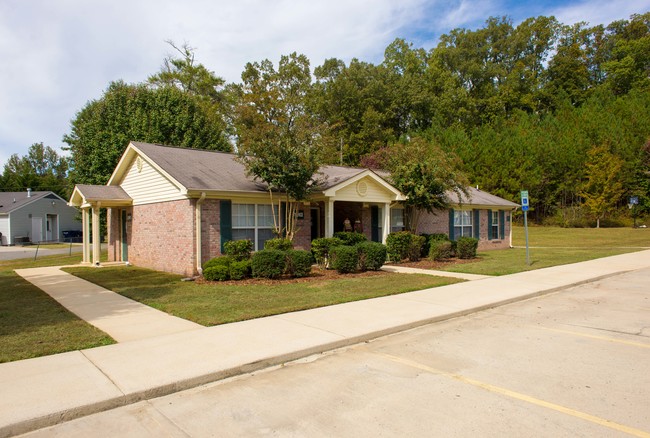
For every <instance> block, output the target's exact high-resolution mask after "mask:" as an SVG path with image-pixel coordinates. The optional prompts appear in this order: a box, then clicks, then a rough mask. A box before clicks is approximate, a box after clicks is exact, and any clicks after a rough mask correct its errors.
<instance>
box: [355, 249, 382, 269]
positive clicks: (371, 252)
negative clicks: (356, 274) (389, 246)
mask: <svg viewBox="0 0 650 438" xmlns="http://www.w3.org/2000/svg"><path fill="white" fill-rule="evenodd" d="M357 250H358V252H359V270H361V271H367V270H371V271H378V270H379V269H380V268H381V267H382V266H383V265H384V263H386V246H384V245H382V244H381V243H379V242H362V243H360V244H358V245H357Z"/></svg>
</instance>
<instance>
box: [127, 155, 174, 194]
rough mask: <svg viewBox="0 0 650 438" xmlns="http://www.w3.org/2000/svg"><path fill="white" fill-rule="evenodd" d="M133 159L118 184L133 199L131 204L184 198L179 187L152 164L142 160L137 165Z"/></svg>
mask: <svg viewBox="0 0 650 438" xmlns="http://www.w3.org/2000/svg"><path fill="white" fill-rule="evenodd" d="M136 163H137V158H136V159H135V160H133V162H132V163H131V166H130V167H129V170H128V171H127V172H126V176H125V177H124V180H123V181H122V183H121V184H120V185H121V186H122V188H123V189H124V191H125V192H126V193H128V195H129V196H130V197H131V198H132V199H133V205H140V204H153V203H156V202H165V201H177V200H180V199H185V198H186V196H184V195H183V194H182V193H181V190H180V188H179V187H177V186H176V185H175V184H173V183H172V182H171V181H170V180H169V179H167V178H166V177H165V176H164V175H162V174H161V173H160V172H159V171H158V170H156V169H155V168H154V167H153V166H151V165H150V164H149V163H147V162H146V161H145V160H142V162H141V163H142V165H141V166H138V165H137V164H136Z"/></svg>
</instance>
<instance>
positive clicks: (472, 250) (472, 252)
mask: <svg viewBox="0 0 650 438" xmlns="http://www.w3.org/2000/svg"><path fill="white" fill-rule="evenodd" d="M477 248H478V239H475V238H473V237H461V238H460V239H458V240H457V241H456V255H457V256H458V257H459V258H461V259H473V258H474V257H476V249H477Z"/></svg>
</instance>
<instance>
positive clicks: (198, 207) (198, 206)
mask: <svg viewBox="0 0 650 438" xmlns="http://www.w3.org/2000/svg"><path fill="white" fill-rule="evenodd" d="M203 201H205V192H201V196H200V197H199V199H198V200H197V201H196V209H195V215H196V219H195V220H196V231H195V233H196V271H197V272H198V273H199V275H202V274H203V268H202V267H201V258H202V257H203V254H202V253H201V205H202V204H203Z"/></svg>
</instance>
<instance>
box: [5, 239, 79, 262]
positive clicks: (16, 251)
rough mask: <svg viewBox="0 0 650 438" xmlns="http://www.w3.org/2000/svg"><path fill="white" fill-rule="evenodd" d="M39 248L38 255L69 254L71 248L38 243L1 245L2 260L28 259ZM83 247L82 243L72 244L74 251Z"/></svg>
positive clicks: (32, 256)
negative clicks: (55, 247) (39, 244)
mask: <svg viewBox="0 0 650 438" xmlns="http://www.w3.org/2000/svg"><path fill="white" fill-rule="evenodd" d="M37 248H38V257H44V256H48V255H57V254H66V255H67V254H69V253H70V248H69V247H67V248H57V249H50V248H48V247H47V246H46V245H43V246H41V247H37V245H29V246H0V260H17V259H27V258H32V259H33V258H34V256H35V255H36V250H37ZM81 250H82V248H81V245H80V244H74V243H73V244H72V252H73V253H77V252H81Z"/></svg>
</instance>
